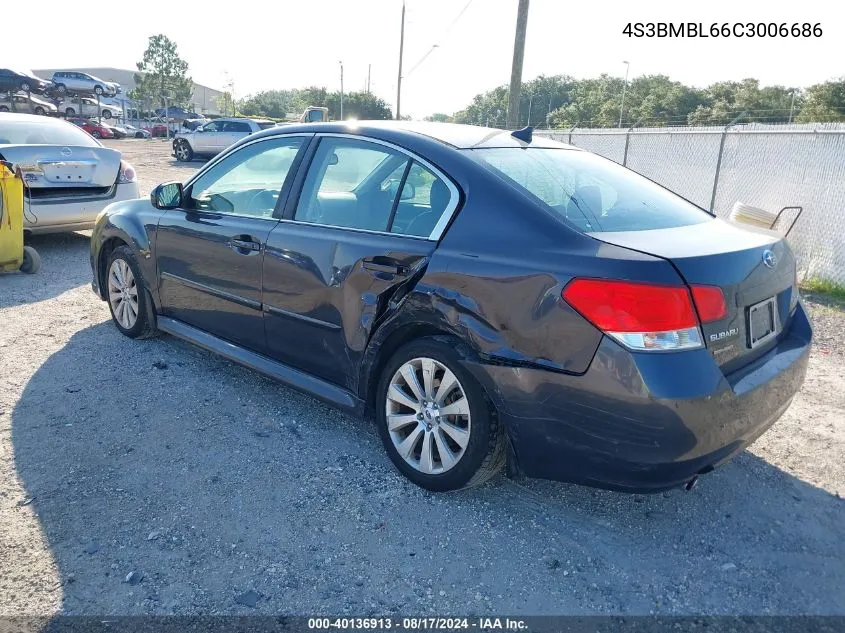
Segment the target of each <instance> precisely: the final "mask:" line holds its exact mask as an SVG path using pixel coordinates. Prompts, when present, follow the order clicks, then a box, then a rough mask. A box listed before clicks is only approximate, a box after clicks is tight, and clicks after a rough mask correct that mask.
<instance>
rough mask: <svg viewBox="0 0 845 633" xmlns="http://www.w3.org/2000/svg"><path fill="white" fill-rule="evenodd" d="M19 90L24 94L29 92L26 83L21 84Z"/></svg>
mask: <svg viewBox="0 0 845 633" xmlns="http://www.w3.org/2000/svg"><path fill="white" fill-rule="evenodd" d="M21 90H23V91H24V92H29V91H30V86H29V84H28V83H26V82H23V83H22V84H21Z"/></svg>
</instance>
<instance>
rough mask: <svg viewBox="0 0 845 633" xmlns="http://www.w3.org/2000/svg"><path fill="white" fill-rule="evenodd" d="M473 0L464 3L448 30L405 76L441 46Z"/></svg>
mask: <svg viewBox="0 0 845 633" xmlns="http://www.w3.org/2000/svg"><path fill="white" fill-rule="evenodd" d="M473 1H474V0H469V1H468V2H467V3H466V4H465V5H464V8H463V9H461V10H460V11H459V12H458V15H456V16H455V19H454V20H452V21H451V22H450V23H449V26H447V27H446V30H445V31H443V34H442V35H441V36H440V37H439V38H438V41H436V42H435V43H434V44H432V45H431V48H429V49H428V51H426V53H425V55H423V56H422V57H420V59H419V60H418V61H417V63H416V64H414V65H413V66H411V70H409V71H408V72H407V73H405V77H407V76H408V75H410V74H411V73H412V72H414V71H415V70H416V69H417V68H419V66H420V65H421V64H422V63H423V62H424V61H425V60H426V59H428V56H429V55H431V54H432V53H433V52H434V49H435V48H439V47H440V42H441V41H443V40H444V39H445V38H446V36H447V35H449V31H451V30H452V27H453V26H455V23H457V21H458V20H460V19H461V16H462V15H463V14H464V12H465V11H466V10H467V9H468V8H469V5H471V4H472V3H473Z"/></svg>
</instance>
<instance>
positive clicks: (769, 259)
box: [763, 248, 777, 268]
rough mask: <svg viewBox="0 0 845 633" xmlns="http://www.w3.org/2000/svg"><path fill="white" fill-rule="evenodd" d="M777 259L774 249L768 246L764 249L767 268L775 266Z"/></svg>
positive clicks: (764, 262)
mask: <svg viewBox="0 0 845 633" xmlns="http://www.w3.org/2000/svg"><path fill="white" fill-rule="evenodd" d="M776 261H777V260H776V259H775V254H774V253H773V252H772V251H770V250H769V249H768V248H767V249H766V250H764V251H763V264H765V266H766V268H774V267H775V262H776Z"/></svg>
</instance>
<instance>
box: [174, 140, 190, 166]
mask: <svg viewBox="0 0 845 633" xmlns="http://www.w3.org/2000/svg"><path fill="white" fill-rule="evenodd" d="M173 153H174V154H176V160H178V161H180V162H182V163H189V162H191V161H192V160H194V150H192V149H191V144H190V143H188V141H186V140H185V139H183V138H180V139H176V141H174V143H173Z"/></svg>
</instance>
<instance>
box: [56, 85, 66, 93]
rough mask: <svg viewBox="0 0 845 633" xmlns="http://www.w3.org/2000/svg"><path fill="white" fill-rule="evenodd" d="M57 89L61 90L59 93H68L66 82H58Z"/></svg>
mask: <svg viewBox="0 0 845 633" xmlns="http://www.w3.org/2000/svg"><path fill="white" fill-rule="evenodd" d="M56 90H57V91H58V92H59V94H66V93H67V86H66V85H64V84H56Z"/></svg>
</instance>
